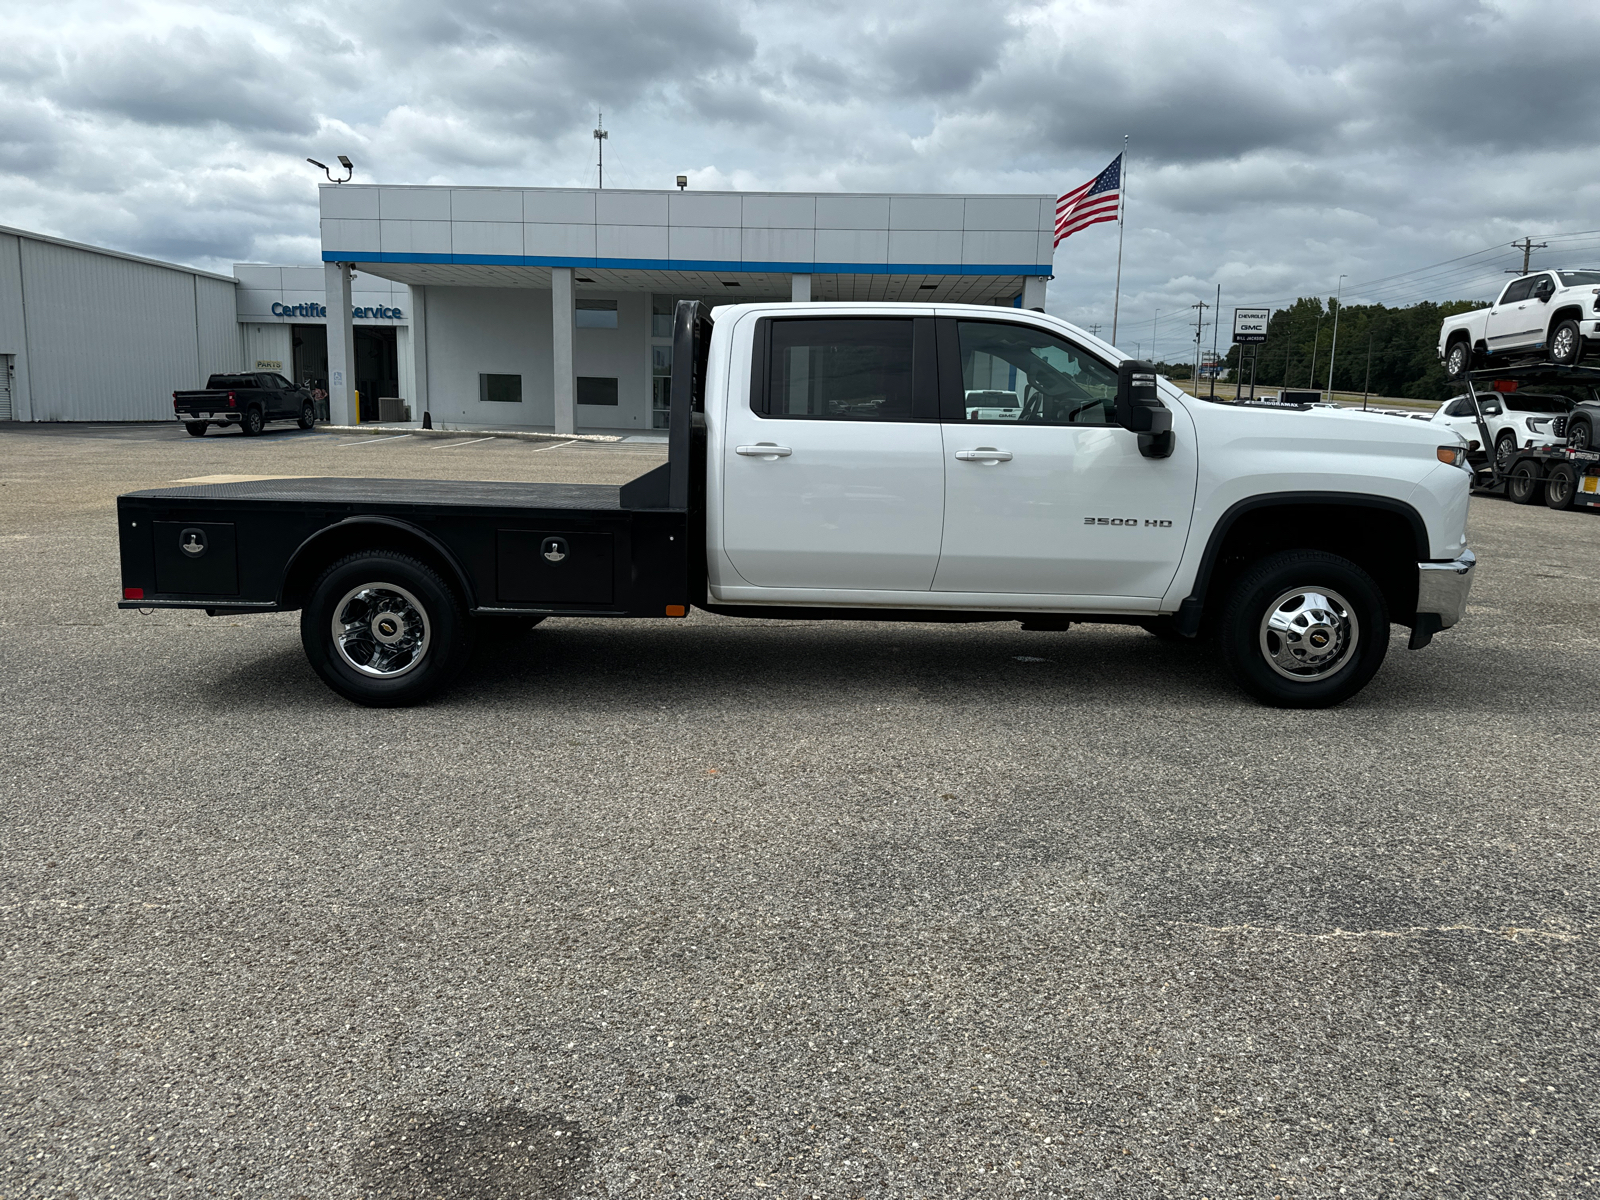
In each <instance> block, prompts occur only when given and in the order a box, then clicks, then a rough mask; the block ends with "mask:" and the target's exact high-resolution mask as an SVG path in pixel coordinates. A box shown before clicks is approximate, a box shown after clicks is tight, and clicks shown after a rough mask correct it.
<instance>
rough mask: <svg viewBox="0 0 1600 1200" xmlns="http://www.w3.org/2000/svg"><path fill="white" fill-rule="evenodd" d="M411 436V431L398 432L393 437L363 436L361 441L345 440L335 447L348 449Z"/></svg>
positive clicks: (336, 448)
mask: <svg viewBox="0 0 1600 1200" xmlns="http://www.w3.org/2000/svg"><path fill="white" fill-rule="evenodd" d="M410 436H411V435H410V434H409V433H397V434H394V435H393V436H392V437H381V438H363V439H362V440H361V441H359V442H345V443H344V444H343V445H342V446H335V447H334V449H335V450H348V449H349V448H350V447H351V446H372V445H375V444H377V443H378V442H393V441H396V440H398V439H400V438H408V437H410Z"/></svg>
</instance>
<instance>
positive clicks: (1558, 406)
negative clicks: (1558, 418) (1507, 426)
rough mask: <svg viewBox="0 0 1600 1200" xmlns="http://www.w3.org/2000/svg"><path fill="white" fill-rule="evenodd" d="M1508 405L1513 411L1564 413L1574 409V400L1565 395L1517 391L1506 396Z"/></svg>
mask: <svg viewBox="0 0 1600 1200" xmlns="http://www.w3.org/2000/svg"><path fill="white" fill-rule="evenodd" d="M1505 402H1506V407H1507V408H1509V409H1510V410H1511V411H1512V412H1528V413H1564V412H1571V411H1572V401H1571V400H1568V399H1567V398H1566V397H1565V396H1523V395H1519V394H1518V393H1516V392H1511V393H1508V394H1507V395H1506V396H1505Z"/></svg>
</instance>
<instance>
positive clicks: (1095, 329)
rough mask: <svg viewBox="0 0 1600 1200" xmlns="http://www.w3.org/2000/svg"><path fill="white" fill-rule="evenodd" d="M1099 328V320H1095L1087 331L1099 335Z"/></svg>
mask: <svg viewBox="0 0 1600 1200" xmlns="http://www.w3.org/2000/svg"><path fill="white" fill-rule="evenodd" d="M1100 328H1101V327H1100V322H1099V321H1096V322H1095V323H1094V324H1093V325H1091V326H1089V332H1090V333H1092V334H1094V335H1095V337H1099V336H1100Z"/></svg>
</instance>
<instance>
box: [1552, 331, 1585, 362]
mask: <svg viewBox="0 0 1600 1200" xmlns="http://www.w3.org/2000/svg"><path fill="white" fill-rule="evenodd" d="M1577 345H1578V331H1577V330H1576V329H1574V328H1573V327H1572V326H1571V325H1570V324H1563V325H1562V326H1561V328H1559V329H1557V330H1556V336H1555V338H1554V339H1553V340H1552V341H1551V342H1550V357H1551V358H1552V359H1554V360H1555V361H1556V362H1558V363H1565V362H1575V361H1577V355H1576V354H1575V353H1574V351H1575V350H1576V349H1577Z"/></svg>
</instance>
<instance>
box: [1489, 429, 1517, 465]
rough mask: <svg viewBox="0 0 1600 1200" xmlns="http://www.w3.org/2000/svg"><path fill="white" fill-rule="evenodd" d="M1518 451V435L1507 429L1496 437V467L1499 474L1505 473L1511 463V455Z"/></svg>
mask: <svg viewBox="0 0 1600 1200" xmlns="http://www.w3.org/2000/svg"><path fill="white" fill-rule="evenodd" d="M1516 452H1517V435H1516V434H1514V433H1512V432H1511V431H1510V430H1507V431H1506V432H1505V433H1502V434H1501V435H1500V436H1499V437H1498V438H1496V439H1495V443H1494V469H1495V472H1496V473H1497V474H1500V475H1504V474H1505V473H1506V468H1507V467H1509V466H1510V465H1511V456H1512V455H1513V454H1515V453H1516Z"/></svg>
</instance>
